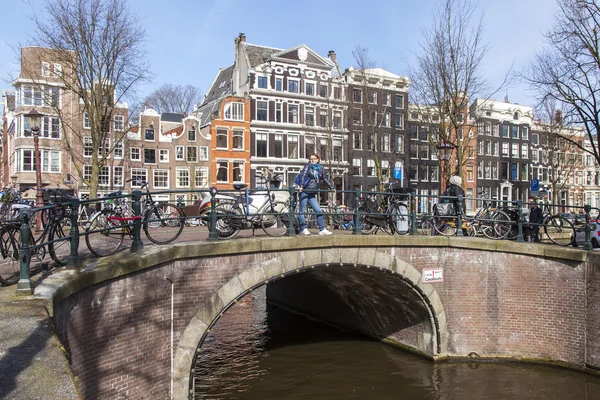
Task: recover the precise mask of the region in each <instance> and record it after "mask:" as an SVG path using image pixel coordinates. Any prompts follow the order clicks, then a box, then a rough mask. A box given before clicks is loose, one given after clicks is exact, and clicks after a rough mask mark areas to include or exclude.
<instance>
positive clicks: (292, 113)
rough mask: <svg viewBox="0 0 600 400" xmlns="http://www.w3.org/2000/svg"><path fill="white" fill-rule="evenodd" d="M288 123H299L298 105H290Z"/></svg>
mask: <svg viewBox="0 0 600 400" xmlns="http://www.w3.org/2000/svg"><path fill="white" fill-rule="evenodd" d="M288 122H289V123H290V124H297V123H298V104H288Z"/></svg>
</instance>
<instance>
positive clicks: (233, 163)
mask: <svg viewBox="0 0 600 400" xmlns="http://www.w3.org/2000/svg"><path fill="white" fill-rule="evenodd" d="M236 165H237V166H238V167H239V168H240V170H241V179H239V180H236V179H235V170H236ZM240 166H241V167H240ZM245 168H246V163H245V162H244V161H242V160H233V161H232V162H231V173H232V176H231V180H232V181H233V183H244V182H245V179H244V178H245V175H244V172H245Z"/></svg>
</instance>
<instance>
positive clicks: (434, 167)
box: [429, 165, 440, 195]
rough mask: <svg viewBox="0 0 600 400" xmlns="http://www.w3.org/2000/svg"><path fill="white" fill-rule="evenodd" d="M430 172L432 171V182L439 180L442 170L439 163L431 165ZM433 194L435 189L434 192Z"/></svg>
mask: <svg viewBox="0 0 600 400" xmlns="http://www.w3.org/2000/svg"><path fill="white" fill-rule="evenodd" d="M429 172H430V173H431V182H439V179H440V173H439V172H440V170H439V167H438V166H437V165H431V166H430V168H429ZM431 194H432V195H433V190H432V193H431Z"/></svg>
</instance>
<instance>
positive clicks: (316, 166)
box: [296, 154, 335, 235]
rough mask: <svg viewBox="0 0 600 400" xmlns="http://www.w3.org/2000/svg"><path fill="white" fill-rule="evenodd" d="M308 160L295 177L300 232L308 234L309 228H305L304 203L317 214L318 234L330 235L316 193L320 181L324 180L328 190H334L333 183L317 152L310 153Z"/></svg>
mask: <svg viewBox="0 0 600 400" xmlns="http://www.w3.org/2000/svg"><path fill="white" fill-rule="evenodd" d="M309 159H310V162H309V163H308V164H306V165H305V166H304V168H302V171H300V175H298V178H296V182H297V183H298V185H299V187H298V192H300V195H299V196H298V198H299V202H300V206H299V215H298V221H299V222H300V226H299V228H300V234H301V235H310V232H309V230H308V229H307V228H306V218H305V217H304V214H305V213H306V205H307V204H310V207H311V208H312V209H313V211H314V212H315V213H316V214H317V225H318V226H319V231H320V232H319V235H331V232H330V231H328V230H327V229H326V228H325V221H324V220H323V211H322V210H321V207H319V201H318V200H317V195H318V194H319V192H318V190H319V185H320V182H324V183H325V184H326V185H327V187H328V188H329V189H330V190H333V191H334V192H335V189H334V186H333V184H332V183H331V182H330V181H329V178H328V176H327V171H326V170H325V167H323V166H322V165H321V163H320V161H321V158H320V157H319V156H318V155H317V154H311V155H310V157H309Z"/></svg>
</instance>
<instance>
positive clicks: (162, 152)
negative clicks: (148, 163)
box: [158, 149, 169, 163]
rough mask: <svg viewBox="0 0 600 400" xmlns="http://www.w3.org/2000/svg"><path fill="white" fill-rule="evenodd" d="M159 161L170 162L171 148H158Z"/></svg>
mask: <svg viewBox="0 0 600 400" xmlns="http://www.w3.org/2000/svg"><path fill="white" fill-rule="evenodd" d="M158 161H159V162H161V163H166V162H169V149H159V150H158Z"/></svg>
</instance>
